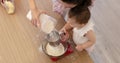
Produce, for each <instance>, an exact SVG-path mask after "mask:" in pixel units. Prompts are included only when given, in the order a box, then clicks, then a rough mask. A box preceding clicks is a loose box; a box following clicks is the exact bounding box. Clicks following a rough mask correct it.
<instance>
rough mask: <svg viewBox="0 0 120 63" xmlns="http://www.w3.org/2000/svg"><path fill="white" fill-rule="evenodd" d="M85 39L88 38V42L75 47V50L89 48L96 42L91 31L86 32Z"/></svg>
mask: <svg viewBox="0 0 120 63" xmlns="http://www.w3.org/2000/svg"><path fill="white" fill-rule="evenodd" d="M85 37H87V38H88V41H87V42H85V43H83V44H80V45H77V47H76V49H77V50H79V51H82V50H83V49H86V48H89V47H91V46H92V45H93V44H94V43H95V42H96V37H95V34H94V32H93V31H92V30H90V31H88V32H87V33H86V35H85Z"/></svg>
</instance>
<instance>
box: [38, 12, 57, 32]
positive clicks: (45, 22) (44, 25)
mask: <svg viewBox="0 0 120 63" xmlns="http://www.w3.org/2000/svg"><path fill="white" fill-rule="evenodd" d="M40 21H41V30H42V31H43V32H45V33H50V32H51V31H53V29H54V28H55V22H54V21H55V19H53V18H52V17H50V16H48V15H46V14H42V15H40Z"/></svg>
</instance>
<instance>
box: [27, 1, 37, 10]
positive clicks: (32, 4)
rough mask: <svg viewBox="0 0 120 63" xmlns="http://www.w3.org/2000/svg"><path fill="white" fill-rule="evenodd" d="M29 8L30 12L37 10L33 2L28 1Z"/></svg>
mask: <svg viewBox="0 0 120 63" xmlns="http://www.w3.org/2000/svg"><path fill="white" fill-rule="evenodd" d="M29 6H30V9H31V10H35V9H37V6H36V3H35V0H29Z"/></svg>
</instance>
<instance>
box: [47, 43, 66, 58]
mask: <svg viewBox="0 0 120 63" xmlns="http://www.w3.org/2000/svg"><path fill="white" fill-rule="evenodd" d="M46 51H47V53H48V55H51V56H60V55H62V54H64V52H65V50H64V46H63V45H62V44H61V43H60V44H59V45H58V46H56V47H54V46H51V45H50V44H49V43H48V44H47V45H46Z"/></svg>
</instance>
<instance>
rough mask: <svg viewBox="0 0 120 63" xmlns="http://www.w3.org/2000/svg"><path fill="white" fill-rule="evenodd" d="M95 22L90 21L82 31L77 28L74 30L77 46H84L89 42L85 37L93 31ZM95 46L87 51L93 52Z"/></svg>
mask: <svg viewBox="0 0 120 63" xmlns="http://www.w3.org/2000/svg"><path fill="white" fill-rule="evenodd" d="M93 26H94V24H93V22H92V21H89V22H88V23H87V24H86V25H85V26H84V27H82V28H81V29H77V28H74V29H73V41H74V43H75V44H82V43H85V42H87V41H88V38H87V37H85V36H84V35H85V34H86V33H87V32H88V31H90V30H93ZM93 47H94V45H93V46H91V47H90V48H87V49H86V50H87V51H88V52H91V51H92V50H93Z"/></svg>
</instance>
